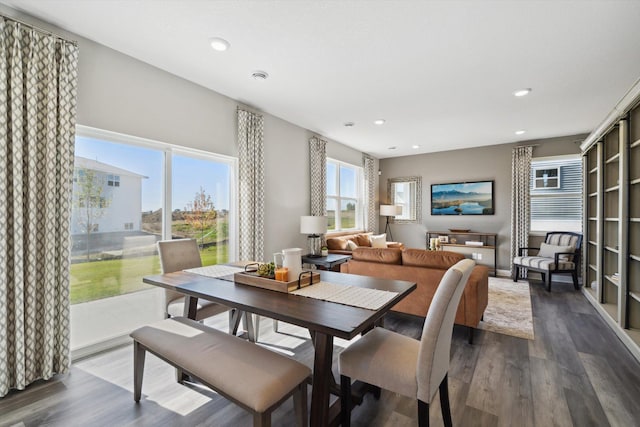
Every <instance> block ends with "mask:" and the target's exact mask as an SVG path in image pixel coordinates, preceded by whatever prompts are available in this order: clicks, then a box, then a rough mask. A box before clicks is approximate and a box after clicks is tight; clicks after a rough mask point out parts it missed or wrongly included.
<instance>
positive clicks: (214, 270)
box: [184, 264, 244, 282]
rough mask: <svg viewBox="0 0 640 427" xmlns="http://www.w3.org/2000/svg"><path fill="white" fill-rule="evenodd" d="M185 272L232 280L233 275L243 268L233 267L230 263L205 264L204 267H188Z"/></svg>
mask: <svg viewBox="0 0 640 427" xmlns="http://www.w3.org/2000/svg"><path fill="white" fill-rule="evenodd" d="M184 271H186V272H187V273H194V274H199V275H201V276H207V277H214V278H216V279H222V280H228V281H230V282H233V275H234V274H235V273H239V272H241V271H244V268H241V267H234V266H231V265H221V264H216V265H207V266H205V267H196V268H188V269H186V270H184Z"/></svg>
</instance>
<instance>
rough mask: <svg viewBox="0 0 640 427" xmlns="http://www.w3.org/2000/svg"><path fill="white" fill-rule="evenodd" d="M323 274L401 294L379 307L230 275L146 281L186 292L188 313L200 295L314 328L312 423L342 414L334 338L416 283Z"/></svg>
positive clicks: (350, 333) (349, 333)
mask: <svg viewBox="0 0 640 427" xmlns="http://www.w3.org/2000/svg"><path fill="white" fill-rule="evenodd" d="M320 275H321V277H320V279H321V280H322V281H325V282H329V283H335V284H340V285H350V286H357V287H363V288H371V289H379V290H385V291H391V292H396V293H397V294H396V295H395V296H394V297H393V298H392V299H390V300H389V301H388V302H387V303H386V304H384V305H383V306H382V307H380V308H379V309H377V310H369V309H365V308H358V307H353V306H349V305H344V304H339V303H333V302H328V301H323V300H320V299H314V298H307V297H304V296H299V295H293V294H290V293H284V292H277V291H272V290H268V289H262V288H259V287H255V286H249V285H244V284H239V283H235V282H233V281H230V280H223V279H219V278H212V277H207V276H202V275H198V274H194V273H189V272H185V271H179V272H175V273H167V274H159V275H154V276H146V277H144V278H143V281H144V283H147V284H151V285H156V286H160V287H163V288H167V289H171V290H175V291H178V292H181V293H183V294H185V295H186V296H187V306H186V308H185V315H187V316H188V317H190V318H195V312H196V307H197V300H198V298H202V299H205V300H209V301H214V302H217V303H220V304H224V305H226V306H228V307H231V308H235V309H236V310H239V311H243V312H249V313H255V314H257V315H260V316H265V317H269V318H272V319H275V320H280V321H283V322H287V323H291V324H294V325H298V326H301V327H303V328H306V329H308V330H309V332H310V334H311V337H312V339H313V345H314V351H315V353H314V362H313V378H312V391H311V414H310V425H311V426H312V427H313V426H328V425H330V424H331V421H332V420H337V419H338V415H339V400H337V401H336V402H335V403H336V404H335V405H332V407H331V408H330V406H329V403H330V394H331V388H332V384H335V379H334V377H333V373H332V370H331V367H332V358H333V339H334V337H338V338H342V339H346V340H351V339H353V338H354V337H356V336H357V335H358V334H361V333H365V332H366V331H368V330H369V329H371V328H372V327H373V326H374V325H376V323H377V322H380V321H381V320H382V318H383V317H384V315H385V314H386V313H387V312H388V311H389V310H390V309H391V307H393V306H394V305H395V304H396V303H398V301H400V300H401V299H402V298H404V297H405V296H407V295H408V294H409V293H410V292H412V291H413V290H414V289H415V288H416V284H415V283H412V282H406V281H402V280H388V279H380V278H375V277H368V276H359V275H353V274H343V273H337V272H332V271H322V272H320Z"/></svg>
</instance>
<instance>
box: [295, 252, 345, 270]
mask: <svg viewBox="0 0 640 427" xmlns="http://www.w3.org/2000/svg"><path fill="white" fill-rule="evenodd" d="M350 259H351V255H341V254H329V255H327V256H321V257H310V256H309V255H303V256H302V263H303V264H313V265H315V266H316V267H317V268H318V269H319V270H332V271H340V267H339V266H340V264H343V263H345V262H347V261H349V260H350Z"/></svg>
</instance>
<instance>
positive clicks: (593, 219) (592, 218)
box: [589, 217, 598, 221]
mask: <svg viewBox="0 0 640 427" xmlns="http://www.w3.org/2000/svg"><path fill="white" fill-rule="evenodd" d="M597 220H598V218H596V217H590V218H589V221H597Z"/></svg>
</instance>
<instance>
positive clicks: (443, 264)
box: [402, 249, 464, 270]
mask: <svg viewBox="0 0 640 427" xmlns="http://www.w3.org/2000/svg"><path fill="white" fill-rule="evenodd" d="M463 259H464V255H462V254H459V253H456V252H448V251H427V250H425V249H405V250H404V251H402V265H408V266H415V267H426V268H437V269H439V270H447V269H449V268H450V267H452V266H453V265H455V264H456V263H457V262H458V261H460V260H463Z"/></svg>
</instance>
